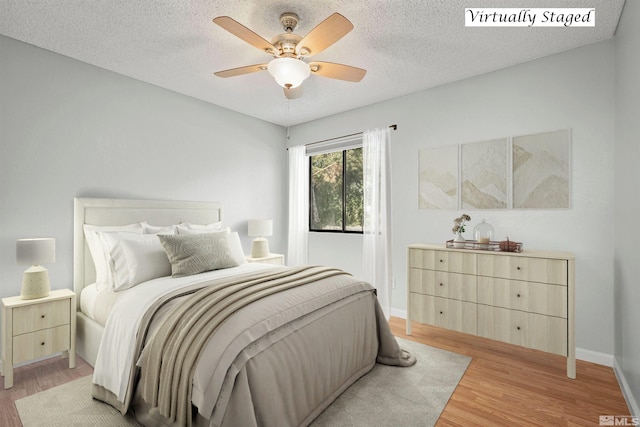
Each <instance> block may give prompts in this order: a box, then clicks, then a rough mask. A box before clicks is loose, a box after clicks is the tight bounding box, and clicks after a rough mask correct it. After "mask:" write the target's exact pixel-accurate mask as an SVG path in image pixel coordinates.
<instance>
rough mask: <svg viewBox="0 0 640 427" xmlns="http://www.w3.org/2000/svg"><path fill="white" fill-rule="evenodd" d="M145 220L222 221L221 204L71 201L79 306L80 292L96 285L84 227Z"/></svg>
mask: <svg viewBox="0 0 640 427" xmlns="http://www.w3.org/2000/svg"><path fill="white" fill-rule="evenodd" d="M142 221H147V222H148V223H149V224H152V225H159V226H166V225H172V224H178V223H180V222H187V221H190V222H193V223H197V224H210V223H212V222H216V221H222V204H221V203H218V202H193V201H173V200H133V199H96V198H84V197H83V198H78V197H77V198H75V199H74V221H73V233H74V237H73V290H74V291H75V293H76V295H78V298H76V301H78V304H80V298H79V297H80V292H82V289H83V288H84V287H85V286H86V285H88V284H91V283H93V282H95V276H96V272H95V268H94V266H93V259H92V258H91V254H90V253H89V248H88V246H87V244H86V241H85V236H84V230H83V228H82V226H83V225H84V224H92V225H126V224H132V223H135V222H142Z"/></svg>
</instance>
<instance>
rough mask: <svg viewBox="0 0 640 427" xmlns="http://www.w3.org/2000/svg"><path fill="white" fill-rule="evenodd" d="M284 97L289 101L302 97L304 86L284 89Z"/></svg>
mask: <svg viewBox="0 0 640 427" xmlns="http://www.w3.org/2000/svg"><path fill="white" fill-rule="evenodd" d="M283 89H284V96H285V97H286V98H287V99H297V98H300V97H301V96H302V86H298V87H294V88H286V87H285V88H283Z"/></svg>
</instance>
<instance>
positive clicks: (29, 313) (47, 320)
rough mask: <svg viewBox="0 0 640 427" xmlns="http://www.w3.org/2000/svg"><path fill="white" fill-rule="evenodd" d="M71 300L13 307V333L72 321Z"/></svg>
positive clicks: (21, 332) (22, 332)
mask: <svg viewBox="0 0 640 427" xmlns="http://www.w3.org/2000/svg"><path fill="white" fill-rule="evenodd" d="M69 304H70V300H69V299H63V300H58V301H50V302H45V303H42V304H33V305H28V306H24V307H16V308H14V309H13V335H14V336H15V335H20V334H24V333H27V332H34V331H39V330H40V329H47V328H53V327H54V326H60V325H65V324H68V323H70V321H71V314H70V313H71V310H70V306H69Z"/></svg>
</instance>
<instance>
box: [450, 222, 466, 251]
mask: <svg viewBox="0 0 640 427" xmlns="http://www.w3.org/2000/svg"><path fill="white" fill-rule="evenodd" d="M467 221H471V217H470V216H469V215H467V214H462V215H460V216H459V217H458V218H456V219H454V220H453V228H452V229H451V231H453V232H454V233H456V238H455V239H453V247H454V248H459V249H461V248H464V244H465V238H464V237H463V236H462V233H464V225H465V222H467Z"/></svg>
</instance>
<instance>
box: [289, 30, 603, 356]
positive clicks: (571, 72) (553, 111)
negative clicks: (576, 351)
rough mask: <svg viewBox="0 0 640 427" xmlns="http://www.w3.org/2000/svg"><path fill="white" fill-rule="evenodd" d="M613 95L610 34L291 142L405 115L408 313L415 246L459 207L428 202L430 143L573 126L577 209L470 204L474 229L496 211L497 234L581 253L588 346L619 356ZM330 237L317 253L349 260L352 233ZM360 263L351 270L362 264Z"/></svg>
mask: <svg viewBox="0 0 640 427" xmlns="http://www.w3.org/2000/svg"><path fill="white" fill-rule="evenodd" d="M614 94H615V91H614V44H613V42H612V41H607V42H602V43H599V44H595V45H591V46H587V47H584V48H581V49H576V50H572V51H568V52H564V53H561V54H558V55H555V56H551V57H547V58H543V59H540V60H537V61H532V62H529V63H526V64H522V65H518V66H514V67H511V68H508V69H504V70H500V71H496V72H492V73H489V74H485V75H482V76H478V77H474V78H470V79H467V80H463V81H459V82H456V83H453V84H449V85H445V86H440V87H437V88H434V89H430V90H426V91H422V92H418V93H415V94H411V95H408V96H403V97H400V98H397V99H393V100H390V101H385V102H381V103H379V104H375V105H371V106H368V107H365V108H361V109H358V110H354V111H351V112H347V113H344V114H340V115H336V116H332V117H328V118H325V119H321V120H316V121H313V122H309V123H305V124H302V125H298V126H295V127H293V128H291V131H290V133H291V139H290V142H289V144H290V145H298V144H304V143H308V142H311V141H317V140H322V139H325V138H331V137H335V136H340V135H346V134H350V133H353V132H358V131H362V130H365V129H369V128H373V127H379V126H386V125H390V124H394V123H395V124H397V125H398V130H396V131H394V132H392V134H391V145H392V153H391V156H392V168H393V171H392V179H393V184H392V186H393V187H392V190H393V200H394V202H393V204H394V207H393V233H394V236H393V256H394V262H393V268H394V277H395V282H396V288H395V289H394V291H393V295H392V306H393V307H394V308H395V309H396V310H397V311H402V310H405V308H406V246H407V245H408V244H411V243H416V242H435V243H442V244H444V242H445V241H446V240H448V239H451V238H453V235H452V234H451V227H452V226H453V219H454V218H456V217H457V216H459V214H460V212H459V211H447V210H419V209H418V196H417V194H418V160H417V156H418V152H419V150H421V149H425V148H430V147H436V146H447V145H452V144H458V143H465V142H475V141H484V140H490V139H494V138H499V137H505V136H513V135H523V134H529V133H536V132H544V131H551V130H558V129H566V128H571V129H572V132H573V142H572V162H573V164H572V204H573V206H572V208H571V209H563V210H504V211H473V210H465V212H467V213H468V214H469V215H471V217H472V221H471V227H470V230H473V226H474V225H475V224H477V223H478V222H479V221H480V220H481V219H482V218H486V219H487V222H489V223H491V224H492V225H493V227H494V229H495V233H496V237H498V238H504V237H505V236H509V237H510V238H511V239H512V240H517V241H522V242H524V245H525V249H552V250H567V251H572V252H574V253H575V256H576V270H577V271H576V306H577V314H576V320H577V333H576V335H577V346H578V347H579V348H581V349H583V350H586V351H588V352H595V354H596V357H603V358H604V359H607V361H608V363H612V359H613V357H612V355H613V327H614V325H613V243H614V242H613V221H612V220H611V219H612V218H613V215H614V210H613V188H614V186H613V184H614V182H613V177H614V163H613V161H614V158H613V157H614V152H613V145H614ZM331 237H333V240H331V241H330V239H329V237H327V236H322V238H320V239H316V238H314V236H311V237H310V239H309V242H310V253H311V254H313V255H314V257H315V262H323V258H327V259H328V258H329V257H332V258H333V259H335V258H338V257H340V252H339V251H341V250H343V248H344V250H345V251H357V247H358V245H357V244H353V242H351V241H350V240H349V241H344V237H343V236H339V235H332V236H331ZM469 237H470V236H469ZM314 245H315V246H314ZM323 253H324V257H323ZM347 255H348V256H352V254H345V257H343V258H344V259H348V256H347ZM360 260H361V258H360ZM360 263H361V261H357V260H356V261H355V262H354V264H353V266H352V269H353V270H354V271H358V270H361V268H362V267H361V265H360ZM582 354H584V352H583V353H582ZM592 356H593V355H592ZM607 361H605V363H607Z"/></svg>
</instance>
